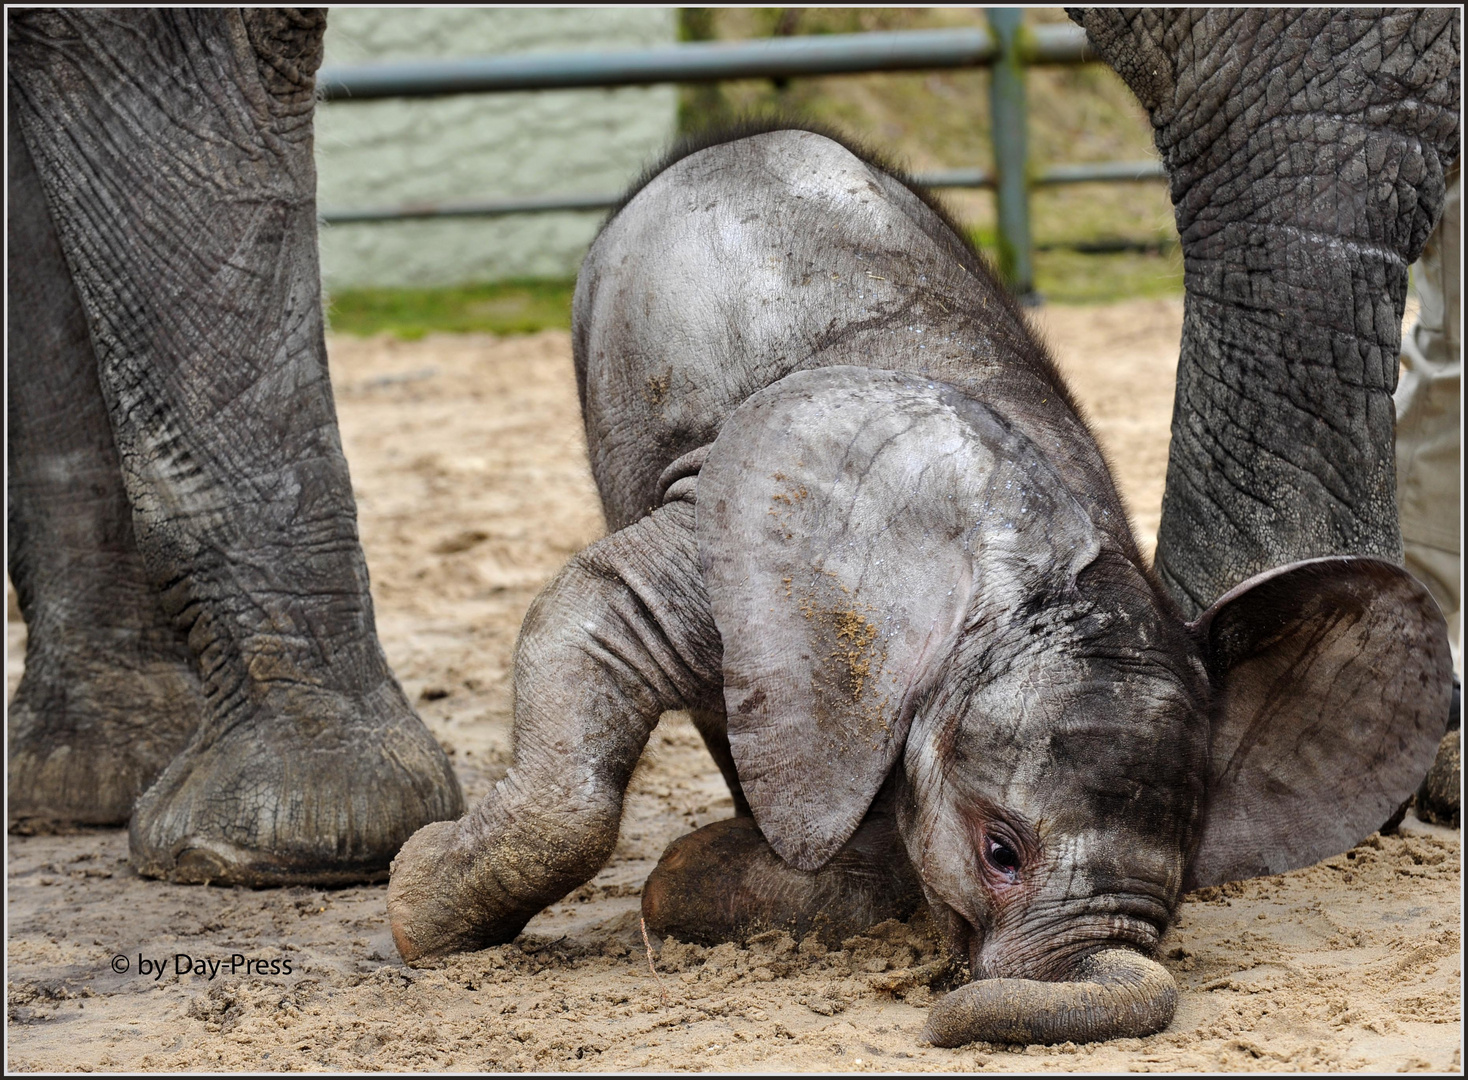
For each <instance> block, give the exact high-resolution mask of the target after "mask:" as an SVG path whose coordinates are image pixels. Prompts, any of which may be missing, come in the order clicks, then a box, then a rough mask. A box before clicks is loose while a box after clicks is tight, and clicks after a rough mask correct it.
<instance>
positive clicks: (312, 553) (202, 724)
mask: <svg viewBox="0 0 1468 1080" xmlns="http://www.w3.org/2000/svg"><path fill="white" fill-rule="evenodd" d="M324 28H325V17H324V15H323V14H322V13H321V12H311V11H306V12H297V11H280V10H272V11H261V10H251V11H245V12H241V11H236V10H222V9H221V10H190V9H178V10H170V11H147V10H141V9H118V10H106V11H104V10H96V9H90V10H88V9H77V10H69V11H38V10H28V11H11V12H10V13H9V22H8V36H9V40H8V61H9V63H8V76H9V95H10V112H9V122H10V123H9V144H8V149H9V155H8V156H9V177H8V185H9V186H8V190H9V218H8V239H7V243H8V253H9V280H8V288H9V314H10V320H9V326H8V338H7V345H8V360H9V379H8V387H7V389H8V394H7V397H8V418H9V442H8V446H7V451H8V464H9V487H8V494H9V525H10V530H9V570H10V575H11V580H12V581H13V582H14V583H15V587H16V591H17V593H18V594H19V598H20V606H21V611H22V613H23V614H24V616H25V619H26V624H27V629H28V641H27V651H26V670H25V677H24V680H23V681H22V683H21V686H20V689H19V690H18V691H17V693H16V697H15V699H14V701H13V702H12V703H11V707H10V714H9V724H10V729H9V730H10V742H9V746H10V761H9V807H8V809H9V815H10V821H11V824H12V826H13V827H17V826H18V827H21V828H30V829H35V828H46V827H53V826H57V825H66V824H71V823H78V822H80V823H88V824H121V823H123V822H126V821H128V820H129V818H131V836H130V839H131V846H132V858H133V861H134V863H135V865H136V866H137V867H138V869H139V870H141V871H142V872H143V873H145V874H150V875H156V876H161V877H167V878H170V879H173V880H177V881H215V882H235V883H244V884H254V885H258V884H270V883H286V882H313V883H332V882H343V881H352V880H363V879H371V878H380V877H381V876H383V875H384V874H385V872H386V869H387V864H388V862H389V860H390V859H391V857H392V855H393V854H394V853H395V851H396V850H397V849H398V847H399V846H400V845H401V843H402V842H403V840H404V839H405V838H406V837H408V836H409V835H411V834H412V832H413V831H414V830H416V829H418V828H419V827H420V826H422V825H424V824H426V823H428V822H431V821H436V820H441V819H443V818H449V817H453V816H455V815H457V814H459V813H461V812H462V807H463V800H462V796H461V794H460V791H459V787H458V784H457V781H456V780H455V778H454V776H453V772H452V770H451V768H450V766H449V764H448V761H447V759H446V758H445V756H444V755H443V753H442V751H441V750H440V748H439V747H438V745H437V743H436V742H435V741H434V740H433V738H432V737H431V735H429V733H428V731H427V729H426V728H424V727H423V725H422V723H421V721H420V720H419V719H418V718H417V717H416V716H415V715H414V714H413V711H412V709H411V707H410V706H409V705H408V702H407V700H406V699H405V698H404V696H403V693H402V690H401V689H400V688H399V686H398V684H397V682H396V680H395V679H394V678H393V676H392V673H391V672H390V671H389V670H388V667H387V663H386V659H385V657H384V656H383V653H382V649H381V647H380V646H379V644H378V641H377V636H376V631H375V628H374V623H373V614H372V601H371V598H370V596H369V594H368V584H367V569H366V565H365V563H364V561H363V558H362V551H361V548H360V545H359V544H358V540H357V528H356V506H355V504H354V501H353V499H352V488H351V482H350V479H349V477H348V475H347V466H346V461H345V459H344V458H343V456H342V451H341V441H340V438H339V436H338V434H337V428H336V414H335V407H334V405H333V402H332V395H331V387H330V383H329V381H328V378H327V369H326V354H325V347H324V338H323V326H322V315H321V297H320V286H319V270H318V266H317V257H316V211H315V182H316V178H315V169H314V165H313V161H312V135H311V130H312V129H311V114H312V108H313V93H314V79H313V76H314V72H315V69H316V66H317V64H318V63H319V62H320V58H321V35H322V31H323V30H324Z"/></svg>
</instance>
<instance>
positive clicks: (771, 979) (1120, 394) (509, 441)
mask: <svg viewBox="0 0 1468 1080" xmlns="http://www.w3.org/2000/svg"><path fill="white" fill-rule="evenodd" d="M1181 316H1182V305H1181V302H1179V301H1171V300H1153V301H1139V302H1133V303H1127V304H1118V305H1114V306H1111V307H1104V308H1098V307H1088V308H1064V307H1060V306H1052V307H1049V308H1046V309H1044V310H1043V311H1042V312H1041V313H1040V314H1039V316H1038V321H1039V322H1040V324H1041V326H1042V329H1043V331H1044V333H1045V334H1046V335H1047V337H1048V339H1049V340H1050V342H1051V343H1052V345H1053V346H1054V348H1055V350H1056V352H1057V353H1058V354H1059V356H1060V359H1061V362H1062V364H1063V366H1064V367H1065V370H1066V371H1067V373H1068V374H1069V375H1070V377H1071V379H1072V382H1073V383H1074V385H1075V388H1076V391H1077V394H1078V396H1079V397H1080V398H1081V400H1082V401H1083V402H1084V403H1085V405H1086V408H1087V410H1088V412H1089V414H1090V417H1091V420H1092V423H1093V425H1094V427H1095V429H1096V430H1097V432H1098V435H1099V436H1100V438H1101V441H1102V443H1103V445H1104V446H1105V448H1106V450H1107V453H1108V456H1109V458H1110V460H1111V462H1112V464H1113V466H1114V468H1115V470H1116V473H1117V478H1118V483H1119V485H1120V487H1121V489H1122V491H1123V493H1124V495H1125V497H1126V498H1127V500H1128V502H1129V505H1130V508H1131V512H1132V514H1133V518H1134V521H1135V522H1136V524H1137V527H1138V532H1139V534H1140V535H1141V539H1142V541H1143V544H1144V546H1147V547H1149V548H1150V546H1151V544H1152V542H1153V538H1154V537H1155V534H1156V528H1157V515H1158V503H1159V502H1160V499H1161V493H1162V477H1163V472H1164V469H1165V464H1166V455H1167V431H1168V422H1169V414H1170V411H1171V407H1172V391H1173V366H1174V364H1175V362H1176V356H1177V344H1178V335H1179V327H1180V324H1181ZM330 352H331V365H332V376H333V380H334V383H335V386H336V392H337V404H338V408H339V411H340V415H341V427H342V435H343V440H344V443H345V446H346V451H347V455H348V458H349V460H350V462H351V469H352V480H353V485H354V487H355V490H356V494H357V500H358V507H359V510H360V514H361V529H362V538H363V543H364V545H365V547H366V551H367V559H368V564H369V567H370V570H371V574H372V590H373V595H374V598H375V603H376V609H377V616H378V623H379V627H380V629H381V632H382V638H383V644H384V646H385V648H386V649H387V652H388V655H389V657H390V659H391V661H392V663H393V666H394V669H395V670H396V671H397V673H398V675H399V676H400V678H401V679H402V681H403V683H404V685H405V687H406V688H407V690H408V693H409V695H410V697H411V698H412V699H413V700H414V701H415V702H416V703H417V707H418V709H419V711H420V712H421V713H422V715H423V716H424V718H425V720H426V721H427V722H428V724H429V725H430V727H431V728H432V729H433V731H434V733H435V735H436V736H437V737H438V738H439V740H440V741H441V742H442V743H443V745H444V746H445V748H446V749H447V750H448V752H449V753H450V754H451V755H452V759H453V761H454V764H455V766H456V767H457V769H458V771H459V775H460V777H461V779H462V780H463V783H464V786H465V789H466V793H467V795H468V796H469V798H470V799H471V800H476V799H478V798H479V797H480V796H482V795H483V794H484V793H485V792H486V791H487V790H488V789H489V787H490V785H491V784H492V783H493V782H494V780H495V779H496V778H497V777H499V776H501V775H502V774H503V773H504V770H505V768H506V767H507V765H508V761H509V747H510V689H509V677H510V664H511V657H512V650H513V647H514V642H515V635H516V632H517V631H518V628H519V623H520V620H521V618H522V617H523V615H524V612H525V609H526V607H527V606H528V604H529V603H530V600H531V599H532V598H533V597H534V595H535V593H536V592H537V590H538V589H539V588H540V586H541V585H542V584H543V583H544V582H545V581H546V580H547V579H548V578H549V577H550V576H551V575H553V574H554V573H555V572H556V571H557V569H559V567H560V566H561V565H562V564H563V563H564V562H565V560H566V559H567V558H568V557H569V556H570V555H571V554H572V553H573V552H575V551H576V550H577V549H579V548H580V547H582V546H584V545H585V544H587V543H589V542H590V541H592V540H594V539H595V538H596V537H597V536H599V535H600V534H601V531H602V527H603V526H602V520H601V515H600V512H599V510H598V507H597V503H596V498H595V492H594V489H593V486H592V483H591V477H590V474H589V471H588V468H587V465H586V458H585V444H584V439H583V436H582V432H581V424H580V419H579V416H578V414H577V408H576V391H575V384H574V379H573V376H572V371H571V359H570V345H569V337H568V335H566V334H564V333H543V334H536V335H532V336H528V337H519V338H507V339H499V340H497V339H494V338H490V337H476V336H466V337H448V336H443V337H431V338H429V339H427V340H424V341H421V342H413V343H405V342H397V341H392V340H388V339H372V340H354V339H346V338H337V339H334V340H333V341H331V343H330ZM9 610H10V615H9V618H8V620H7V621H8V627H7V640H8V656H7V669H6V673H7V679H8V682H9V686H10V689H11V690H12V691H13V689H14V685H15V682H16V681H17V680H18V678H19V674H20V671H21V664H22V663H23V645H24V628H23V626H21V625H20V624H19V619H18V615H17V613H16V612H15V609H14V600H13V595H12V598H11V602H10V607H9ZM730 813H731V803H730V799H729V795H728V792H727V790H726V789H725V788H724V786H723V783H722V781H721V780H720V779H719V776H718V773H717V770H716V769H715V768H714V766H713V763H712V762H711V761H710V760H709V758H708V755H707V753H706V752H705V751H704V749H703V747H702V744H701V742H700V741H699V738H698V736H697V734H696V732H695V731H694V729H693V727H692V725H691V724H690V723H689V722H688V720H687V718H686V717H684V716H681V715H679V714H669V715H668V716H666V717H665V718H664V719H663V722H662V723H661V724H660V725H659V727H658V729H657V730H656V731H655V732H654V734H653V738H652V740H651V743H650V746H649V753H648V755H647V758H646V759H645V760H644V763H643V764H642V766H641V767H640V768H639V770H638V772H637V774H636V777H635V779H634V782H633V785H632V790H631V793H630V795H629V798H628V800H627V812H626V816H625V819H624V821H623V825H622V832H621V838H620V841H619V843H618V846H617V849H616V852H615V854H614V856H613V858H612V861H611V862H610V863H609V864H608V866H607V867H606V868H605V869H604V870H603V871H602V872H601V873H600V874H598V875H597V877H596V878H595V879H593V881H591V882H590V883H589V884H588V885H586V886H584V887H583V888H581V889H579V890H577V891H576V892H575V893H573V894H572V895H571V896H569V897H567V898H566V899H565V900H564V901H563V902H561V903H558V904H555V905H553V906H552V907H550V908H548V909H547V910H546V911H545V912H543V913H542V914H541V915H539V916H537V918H536V919H535V920H534V921H533V922H532V923H531V924H530V926H529V927H528V928H527V930H526V932H525V933H524V934H523V935H522V936H521V937H520V938H519V939H518V940H517V941H516V942H515V943H513V944H511V945H503V946H499V947H497V948H492V949H486V950H483V951H480V952H475V953H469V954H465V955H461V956H455V957H452V958H449V959H446V960H442V961H438V962H435V963H433V964H430V965H429V966H426V967H423V968H418V969H410V968H407V967H405V966H404V965H402V964H401V963H400V962H399V961H398V960H397V959H396V955H395V953H394V952H393V950H392V945H391V941H390V939H389V937H388V934H387V931H386V921H385V912H384V896H385V891H386V890H385V888H384V887H383V886H380V885H375V886H361V887H353V888H346V889H338V890H325V891H323V890H312V889H305V888H295V889H262V890H248V889H222V888H196V887H185V886H175V885H167V884H161V883H158V882H154V881H147V880H143V879H140V878H138V877H137V876H136V875H135V874H133V873H132V872H131V870H130V869H129V868H128V865H127V861H126V859H127V838H126V835H125V833H123V832H122V831H121V830H95V831H85V832H79V833H76V834H74V835H66V836H12V837H10V838H9V863H8V877H7V881H8V887H9V892H8V898H7V916H8V917H7V935H8V950H7V958H6V964H7V972H6V974H7V990H8V1000H7V1004H8V1008H9V1013H8V1020H7V1035H8V1038H7V1040H6V1043H7V1045H6V1055H7V1060H6V1064H7V1067H8V1068H9V1069H12V1070H16V1071H28V1070H48V1071H49V1070H82V1071H87V1070H102V1069H106V1070H140V1071H141V1070H150V1071H151V1070H168V1069H179V1070H200V1069H214V1070H219V1069H225V1070H249V1071H259V1070H353V1071H356V1070H377V1069H387V1070H399V1069H424V1070H479V1069H494V1070H561V1069H567V1070H588V1071H611V1070H617V1069H648V1070H761V1071H772V1070H777V1069H778V1070H800V1071H808V1072H819V1071H904V1072H918V1071H942V1070H963V1071H975V1070H982V1071H1022V1072H1035V1071H1041V1070H1044V1071H1105V1072H1112V1071H1126V1070H1131V1071H1150V1070H1156V1071H1176V1070H1193V1069H1195V1070H1208V1071H1213V1070H1232V1071H1267V1072H1284V1071H1311V1072H1315V1071H1338V1070H1354V1071H1366V1072H1392V1071H1397V1070H1412V1069H1425V1070H1437V1071H1460V1070H1461V1066H1462V1058H1461V1053H1460V1051H1459V1045H1460V1042H1461V1037H1462V996H1461V981H1462V978H1461V976H1462V961H1461V954H1462V949H1461V939H1460V936H1459V935H1460V932H1461V912H1462V904H1461V868H1460V843H1459V834H1458V833H1457V832H1456V831H1448V830H1441V829H1434V828H1432V827H1429V826H1422V825H1420V824H1415V823H1413V822H1412V821H1411V819H1409V827H1410V828H1412V829H1413V830H1414V831H1413V832H1412V833H1410V834H1407V835H1398V836H1390V837H1376V836H1373V837H1372V838H1370V839H1368V840H1367V841H1366V842H1364V843H1363V844H1362V845H1360V846H1359V847H1357V848H1356V849H1355V850H1354V851H1351V852H1347V853H1345V854H1344V855H1340V856H1337V857H1335V858H1331V859H1327V860H1325V861H1324V862H1322V863H1320V864H1318V865H1316V866H1312V867H1308V868H1306V869H1302V870H1298V871H1295V872H1293V873H1289V874H1282V875H1279V876H1277V877H1270V878H1263V879H1259V880H1255V881H1248V882H1241V883H1237V884H1233V885H1228V886H1225V887H1223V888H1218V889H1210V890H1205V891H1203V892H1200V893H1195V894H1193V895H1191V896H1189V897H1188V898H1187V899H1186V900H1185V901H1184V903H1183V904H1182V906H1181V909H1180V912H1179V918H1178V921H1177V924H1176V926H1175V927H1174V928H1173V929H1172V930H1171V931H1170V932H1169V933H1168V935H1167V938H1166V940H1165V943H1164V946H1163V950H1162V960H1163V963H1164V964H1166V965H1167V966H1168V967H1169V968H1170V969H1171V970H1172V971H1173V973H1174V974H1175V975H1176V977H1177V979H1178V982H1179V985H1180V987H1181V990H1182V993H1181V998H1180V1003H1179V1007H1178V1012H1177V1017H1176V1018H1175V1020H1174V1021H1173V1023H1172V1025H1171V1026H1170V1027H1169V1028H1168V1030H1167V1031H1165V1032H1163V1033H1162V1034H1160V1035H1155V1036H1152V1037H1150V1038H1146V1039H1125V1040H1119V1041H1115V1042H1110V1043H1104V1044H1096V1045H1085V1046H1072V1045H1062V1046H1055V1047H1022V1048H1017V1049H1009V1048H1004V1047H999V1046H987V1045H974V1046H969V1047H964V1048H961V1049H957V1050H944V1049H937V1048H934V1047H931V1046H926V1045H924V1044H923V1043H922V1041H921V1038H920V1034H921V1031H922V1027H923V1023H924V1021H925V1019H926V1015H927V1009H928V1007H929V1005H930V1004H931V1002H932V1000H933V999H934V996H935V995H934V992H933V990H932V989H930V987H929V986H928V985H927V980H929V979H931V978H932V976H933V968H934V966H935V965H933V964H932V963H931V961H932V960H933V959H934V957H935V955H936V953H935V943H934V942H933V940H932V938H931V935H930V934H929V933H928V932H927V931H926V929H925V927H924V925H923V924H922V921H921V920H918V921H917V923H915V924H914V925H911V926H902V925H895V924H894V925H886V926H883V927H878V928H875V929H874V930H873V931H871V932H869V933H868V934H867V935H863V936H860V937H858V938H854V939H851V940H850V941H848V942H847V943H846V944H845V947H843V948H841V949H832V950H827V949H823V948H822V947H820V946H819V945H818V944H817V943H816V942H814V941H813V940H812V941H809V942H804V943H802V942H797V941H794V940H791V939H790V938H789V937H787V936H785V935H782V934H773V935H770V936H768V937H766V938H765V939H763V940H760V941H757V942H755V943H753V944H752V945H750V946H749V947H746V948H738V947H735V946H732V945H725V946H720V947H718V948H713V949H704V948H698V947H695V946H688V945H683V944H680V943H678V942H673V941H665V942H658V941H656V940H654V942H653V944H654V946H655V949H654V953H655V962H656V967H657V975H656V976H654V975H653V974H651V973H650V972H649V966H648V958H647V955H646V949H645V947H644V944H643V941H642V937H641V934H640V933H639V930H638V925H637V914H636V913H637V908H638V903H639V899H638V897H639V890H640V887H641V884H642V881H643V879H644V878H645V877H646V875H647V873H648V871H649V870H651V868H652V867H653V865H654V864H655V862H656V860H657V857H658V855H659V854H660V853H661V852H662V850H663V847H664V846H665V845H666V844H667V843H668V842H670V841H671V840H673V839H674V838H675V837H677V836H679V835H680V834H682V833H684V832H686V831H688V830H690V829H693V828H695V827H697V826H700V825H704V824H707V823H708V822H711V821H714V820H717V819H719V818H722V817H726V816H728V815H729V814H730ZM119 956H120V957H124V958H126V959H127V968H128V969H127V970H126V971H122V972H117V971H114V970H113V968H112V965H113V964H114V963H115V962H116V960H115V958H117V957H119ZM179 956H184V957H188V958H190V960H189V964H190V965H191V966H192V968H193V970H188V971H184V972H183V973H180V971H179V968H181V967H184V966H185V964H184V962H183V961H180V960H177V959H176V958H177V957H179ZM232 957H238V958H239V960H238V962H236V963H235V964H234V965H233V966H234V969H235V970H234V971H231V970H230V963H229V962H230V959H231V958H232ZM140 958H141V959H143V960H146V961H147V962H148V963H149V964H150V965H151V964H153V963H154V962H162V964H163V972H162V973H161V974H159V975H156V976H155V975H154V974H152V973H151V972H150V973H149V974H140V973H139V970H138V967H139V959H140ZM210 961H213V962H215V964H216V965H218V966H216V967H214V968H212V969H211V968H210V967H209V966H208V963H209V962H210ZM250 962H253V963H251V964H250V970H249V971H248V972H246V971H245V967H244V966H245V964H247V963H250ZM262 965H263V973H262ZM201 966H202V967H203V971H202V973H200V971H199V968H200V967H201ZM287 967H288V968H289V972H288V973H287V972H286V970H285V969H286V968H287Z"/></svg>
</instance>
